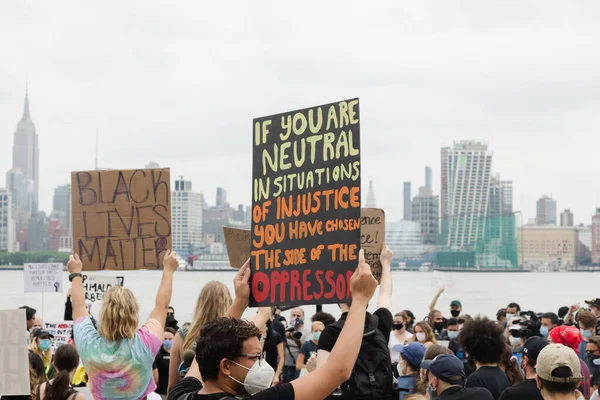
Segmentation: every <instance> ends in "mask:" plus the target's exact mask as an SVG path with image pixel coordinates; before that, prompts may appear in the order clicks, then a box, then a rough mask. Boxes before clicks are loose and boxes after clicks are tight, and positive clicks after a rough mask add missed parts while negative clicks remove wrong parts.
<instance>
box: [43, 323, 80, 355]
mask: <svg viewBox="0 0 600 400" xmlns="http://www.w3.org/2000/svg"><path fill="white" fill-rule="evenodd" d="M44 329H46V330H47V331H48V332H50V334H51V335H53V336H54V339H52V349H53V350H56V349H58V348H59V347H60V346H62V345H63V344H67V343H69V339H71V332H73V321H62V322H44Z"/></svg>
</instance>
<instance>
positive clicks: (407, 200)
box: [403, 182, 412, 221]
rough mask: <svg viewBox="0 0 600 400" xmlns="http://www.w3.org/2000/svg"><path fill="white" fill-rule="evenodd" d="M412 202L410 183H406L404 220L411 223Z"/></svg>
mask: <svg viewBox="0 0 600 400" xmlns="http://www.w3.org/2000/svg"><path fill="white" fill-rule="evenodd" d="M411 200H412V196H411V193H410V182H404V205H403V209H404V220H405V221H411V220H412V218H411V217H410V209H411V208H412V207H411Z"/></svg>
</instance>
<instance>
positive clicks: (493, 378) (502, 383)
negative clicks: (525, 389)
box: [466, 367, 510, 400]
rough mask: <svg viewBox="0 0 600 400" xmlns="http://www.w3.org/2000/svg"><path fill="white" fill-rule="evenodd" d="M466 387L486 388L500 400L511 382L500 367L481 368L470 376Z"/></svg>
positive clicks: (496, 399)
mask: <svg viewBox="0 0 600 400" xmlns="http://www.w3.org/2000/svg"><path fill="white" fill-rule="evenodd" d="M466 386H467V387H482V388H486V389H487V390H489V391H490V393H491V394H492V396H494V399H495V400H498V399H499V398H500V395H501V394H502V392H504V390H505V389H506V388H507V387H509V386H510V382H508V378H507V377H506V374H505V373H504V371H502V370H501V369H500V368H499V367H481V368H479V369H478V370H477V371H475V372H473V373H472V374H471V375H470V376H469V379H467V385H466Z"/></svg>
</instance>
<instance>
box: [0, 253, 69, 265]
mask: <svg viewBox="0 0 600 400" xmlns="http://www.w3.org/2000/svg"><path fill="white" fill-rule="evenodd" d="M67 261H69V253H59V252H55V251H28V252H23V253H22V252H19V253H0V265H15V266H21V265H23V264H26V263H45V262H53V263H63V264H65V265H66V264H67Z"/></svg>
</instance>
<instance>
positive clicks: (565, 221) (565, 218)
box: [560, 209, 575, 226]
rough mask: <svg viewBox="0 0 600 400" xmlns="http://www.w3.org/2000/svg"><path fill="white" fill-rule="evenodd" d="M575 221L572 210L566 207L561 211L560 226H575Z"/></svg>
mask: <svg viewBox="0 0 600 400" xmlns="http://www.w3.org/2000/svg"><path fill="white" fill-rule="evenodd" d="M574 225H575V221H574V218H573V213H572V212H571V210H569V209H566V210H565V211H563V212H561V213H560V226H574Z"/></svg>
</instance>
